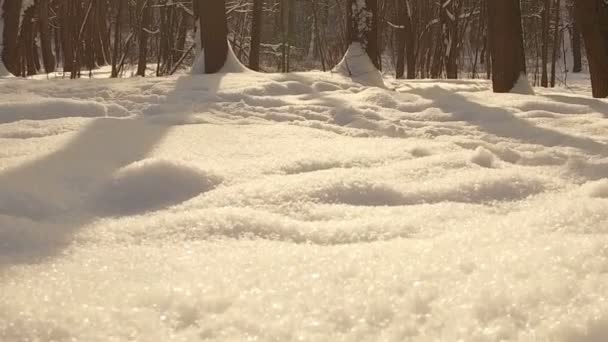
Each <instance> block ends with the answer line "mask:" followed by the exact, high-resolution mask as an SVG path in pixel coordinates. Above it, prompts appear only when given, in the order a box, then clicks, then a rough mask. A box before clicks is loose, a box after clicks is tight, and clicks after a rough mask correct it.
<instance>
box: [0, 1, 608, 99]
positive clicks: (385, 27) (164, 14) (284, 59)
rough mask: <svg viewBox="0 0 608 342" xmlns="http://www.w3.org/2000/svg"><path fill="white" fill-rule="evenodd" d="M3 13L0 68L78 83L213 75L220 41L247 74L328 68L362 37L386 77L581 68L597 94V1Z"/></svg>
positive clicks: (542, 75) (604, 55) (15, 8)
mask: <svg viewBox="0 0 608 342" xmlns="http://www.w3.org/2000/svg"><path fill="white" fill-rule="evenodd" d="M0 2H2V0H0ZM2 9H3V20H2V22H1V23H0V24H1V25H2V26H3V28H4V30H3V34H2V61H3V62H4V65H5V67H6V69H8V71H10V73H12V74H13V75H18V76H28V75H35V74H38V73H50V72H56V71H60V72H63V73H65V75H66V76H69V77H72V78H77V77H81V76H83V75H87V74H88V73H87V72H90V71H92V70H94V69H96V68H98V67H100V66H104V65H109V66H111V70H112V71H111V75H112V77H121V76H124V75H128V76H130V73H133V74H136V75H141V76H148V75H151V74H155V75H157V76H163V75H170V74H172V73H174V72H176V71H177V70H179V69H180V68H185V67H187V66H189V65H191V64H192V61H193V58H194V55H195V52H197V50H198V48H195V46H199V48H200V47H205V46H207V48H205V49H204V52H203V53H204V55H205V56H206V58H205V61H206V62H207V63H212V64H215V65H210V67H209V68H206V69H205V70H206V71H207V72H213V71H214V70H215V71H217V70H219V68H221V66H222V65H223V62H224V59H225V55H226V54H227V48H228V45H227V43H226V39H227V41H228V42H229V43H230V45H231V46H232V49H233V50H234V53H235V55H236V56H237V57H238V58H239V59H240V60H241V62H242V63H243V64H245V65H247V66H249V67H250V68H252V69H254V70H260V71H278V72H290V71H300V70H310V69H320V70H330V69H332V67H333V66H335V65H336V64H337V63H338V62H339V61H340V59H341V58H342V56H343V54H344V52H345V51H346V49H347V48H348V46H349V44H350V42H351V41H364V43H365V47H366V51H367V52H368V54H369V56H370V59H371V60H372V62H373V64H374V65H375V66H376V67H377V68H378V69H384V70H385V72H393V73H394V75H395V76H396V77H397V78H409V79H413V78H452V79H455V78H477V77H486V78H493V79H496V78H497V77H498V78H501V77H503V76H501V75H503V74H505V73H509V72H507V71H508V70H506V69H505V68H507V66H505V65H503V64H505V63H506V64H509V66H508V68H509V69H516V71H513V72H511V73H512V74H513V75H515V74H516V73H517V77H519V74H521V73H522V72H527V73H528V75H529V79H530V80H531V81H532V82H533V84H534V85H540V86H544V87H548V86H555V85H556V83H557V82H558V81H559V80H558V78H559V77H560V76H561V75H563V74H564V72H574V73H576V72H581V71H586V70H589V71H590V72H591V74H592V80H593V85H594V95H595V96H598V97H606V96H608V66H607V63H608V62H607V60H608V13H607V12H608V3H607V1H606V0H438V1H429V0H194V1H185V0H184V1H180V0H34V1H31V0H29V1H28V0H4V1H3V5H2ZM197 27H201V28H202V32H201V31H197ZM361 28H363V30H364V31H365V32H358V31H360V30H361ZM225 38H226V39H225ZM584 51H586V53H584ZM513 63H516V64H517V66H515V65H514V64H513ZM152 66H153V67H152ZM150 68H151V69H152V70H150ZM514 77H515V76H512V77H511V78H514ZM516 81H517V80H515V82H516ZM509 83H510V82H509ZM502 88H505V89H506V88H509V86H506V87H502ZM502 88H501V87H498V90H501V89H502ZM509 89H510V88H509Z"/></svg>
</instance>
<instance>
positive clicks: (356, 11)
mask: <svg viewBox="0 0 608 342" xmlns="http://www.w3.org/2000/svg"><path fill="white" fill-rule="evenodd" d="M350 7H351V15H350V18H349V20H350V23H349V27H350V41H351V42H359V43H361V46H362V47H363V48H364V49H365V52H367V55H368V56H369V58H370V59H371V60H372V63H373V64H374V66H375V67H376V68H377V69H378V70H382V64H381V62H380V49H379V47H380V44H379V43H378V0H365V7H363V8H361V7H360V1H359V0H350Z"/></svg>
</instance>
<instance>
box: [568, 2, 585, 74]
mask: <svg viewBox="0 0 608 342" xmlns="http://www.w3.org/2000/svg"><path fill="white" fill-rule="evenodd" d="M571 1H576V0H571ZM570 5H571V6H569V7H568V8H569V12H570V19H571V22H572V29H571V31H570V32H571V33H570V34H571V36H572V59H573V65H572V72H575V73H579V72H581V71H583V56H582V53H581V50H582V44H581V31H580V29H579V27H578V26H579V25H578V22H577V20H576V16H575V15H574V4H570Z"/></svg>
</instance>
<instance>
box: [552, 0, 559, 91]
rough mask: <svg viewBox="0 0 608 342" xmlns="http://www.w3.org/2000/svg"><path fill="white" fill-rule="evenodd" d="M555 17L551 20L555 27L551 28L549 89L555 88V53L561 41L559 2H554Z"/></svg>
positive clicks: (556, 0)
mask: <svg viewBox="0 0 608 342" xmlns="http://www.w3.org/2000/svg"><path fill="white" fill-rule="evenodd" d="M554 12H555V17H554V18H553V20H554V25H555V27H554V28H553V33H554V35H553V56H552V58H551V88H554V87H555V71H556V70H555V69H556V66H557V57H558V55H557V53H558V51H559V47H560V42H561V40H560V39H559V38H560V37H561V31H560V29H559V26H560V25H559V23H560V13H561V1H560V0H555V10H554Z"/></svg>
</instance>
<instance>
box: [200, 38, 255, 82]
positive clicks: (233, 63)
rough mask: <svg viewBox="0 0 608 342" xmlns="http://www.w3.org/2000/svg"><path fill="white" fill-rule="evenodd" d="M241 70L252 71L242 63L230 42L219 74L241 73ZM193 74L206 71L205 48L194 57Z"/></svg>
mask: <svg viewBox="0 0 608 342" xmlns="http://www.w3.org/2000/svg"><path fill="white" fill-rule="evenodd" d="M241 72H252V71H251V70H249V69H248V68H247V67H246V66H244V65H243V63H241V61H240V60H239V59H238V58H237V57H236V55H235V54H234V50H232V45H231V44H230V42H228V54H227V55H226V62H225V63H224V66H223V67H222V69H220V71H218V73H219V74H223V73H241ZM191 73H192V74H193V75H201V74H204V73H205V53H204V51H203V50H199V52H198V53H197V55H196V58H195V59H194V63H193V65H192V71H191Z"/></svg>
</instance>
